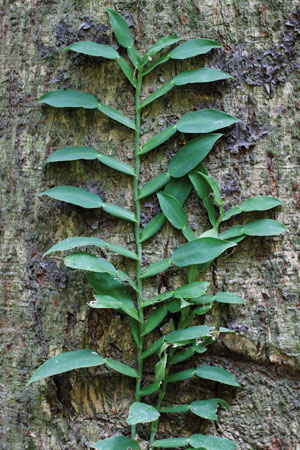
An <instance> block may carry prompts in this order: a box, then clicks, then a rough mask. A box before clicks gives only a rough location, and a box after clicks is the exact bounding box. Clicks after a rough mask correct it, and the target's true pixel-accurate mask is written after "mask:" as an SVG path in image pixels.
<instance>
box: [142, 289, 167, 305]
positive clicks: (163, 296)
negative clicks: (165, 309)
mask: <svg viewBox="0 0 300 450" xmlns="http://www.w3.org/2000/svg"><path fill="white" fill-rule="evenodd" d="M172 295H173V291H168V292H163V293H162V294H159V295H156V296H155V297H153V298H148V300H145V301H144V302H143V303H142V308H146V306H152V305H155V304H156V303H160V302H163V301H165V300H168V299H169V298H170V297H172Z"/></svg>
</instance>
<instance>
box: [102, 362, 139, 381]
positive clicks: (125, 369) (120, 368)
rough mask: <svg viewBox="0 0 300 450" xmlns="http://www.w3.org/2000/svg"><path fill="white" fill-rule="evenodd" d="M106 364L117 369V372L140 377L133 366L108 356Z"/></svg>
mask: <svg viewBox="0 0 300 450" xmlns="http://www.w3.org/2000/svg"><path fill="white" fill-rule="evenodd" d="M106 364H107V365H108V367H110V368H111V369H113V370H115V371H116V372H119V373H121V374H122V375H126V376H128V377H131V378H138V373H137V371H136V370H135V369H133V368H132V367H129V366H127V365H126V364H124V363H122V362H120V361H116V360H115V359H111V358H106Z"/></svg>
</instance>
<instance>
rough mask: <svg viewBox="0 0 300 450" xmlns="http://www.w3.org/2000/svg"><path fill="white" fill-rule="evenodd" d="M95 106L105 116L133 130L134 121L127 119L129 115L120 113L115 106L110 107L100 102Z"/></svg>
mask: <svg viewBox="0 0 300 450" xmlns="http://www.w3.org/2000/svg"><path fill="white" fill-rule="evenodd" d="M97 108H98V109H99V111H101V112H102V113H103V114H105V115H106V116H108V117H110V118H111V119H113V120H116V121H117V122H119V123H121V124H122V125H125V126H126V127H128V128H131V129H132V130H135V124H134V122H133V121H132V120H131V119H129V117H127V116H124V114H122V113H120V112H119V111H118V110H116V109H115V108H112V107H111V106H107V105H102V104H101V103H98V104H97Z"/></svg>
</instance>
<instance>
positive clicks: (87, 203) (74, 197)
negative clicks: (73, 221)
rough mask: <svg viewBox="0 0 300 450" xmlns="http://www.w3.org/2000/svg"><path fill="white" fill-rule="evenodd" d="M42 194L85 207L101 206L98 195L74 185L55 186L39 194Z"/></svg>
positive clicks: (101, 202)
mask: <svg viewBox="0 0 300 450" xmlns="http://www.w3.org/2000/svg"><path fill="white" fill-rule="evenodd" d="M43 195H48V197H51V198H54V199H55V200H61V201H63V202H66V203H71V204H72V205H77V206H81V207H82V208H87V209H91V208H101V207H102V206H103V201H102V200H101V198H100V197H99V195H97V194H94V193H92V192H88V191H86V190H85V189H81V188H78V187H75V186H56V187H54V188H51V189H48V190H47V191H44V192H42V193H41V194H40V196H43Z"/></svg>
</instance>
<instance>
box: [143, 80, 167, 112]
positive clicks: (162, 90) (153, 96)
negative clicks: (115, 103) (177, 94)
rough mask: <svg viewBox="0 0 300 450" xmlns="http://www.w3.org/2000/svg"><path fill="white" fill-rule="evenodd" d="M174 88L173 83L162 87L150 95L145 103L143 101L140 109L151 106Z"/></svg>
mask: <svg viewBox="0 0 300 450" xmlns="http://www.w3.org/2000/svg"><path fill="white" fill-rule="evenodd" d="M172 88H173V81H168V82H167V83H165V84H164V85H163V86H161V87H160V88H158V89H156V91H155V92H153V94H150V95H149V96H148V97H147V98H146V99H145V100H144V101H142V103H141V104H140V109H142V108H144V107H145V106H147V105H149V104H150V103H152V102H153V101H154V100H156V99H157V98H159V97H161V96H162V95H164V94H166V93H167V92H169V91H170V90H171V89H172Z"/></svg>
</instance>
